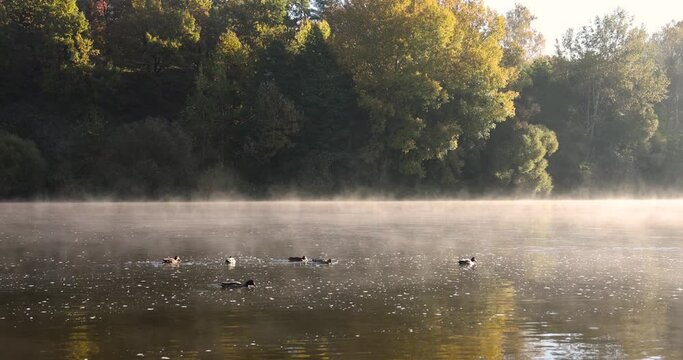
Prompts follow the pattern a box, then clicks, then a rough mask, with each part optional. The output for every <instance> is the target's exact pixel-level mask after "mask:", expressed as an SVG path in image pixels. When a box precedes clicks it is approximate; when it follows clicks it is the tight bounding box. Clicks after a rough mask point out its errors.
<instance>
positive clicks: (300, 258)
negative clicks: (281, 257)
mask: <svg viewBox="0 0 683 360" xmlns="http://www.w3.org/2000/svg"><path fill="white" fill-rule="evenodd" d="M289 262H308V258H307V257H306V255H304V256H302V257H298V256H292V257H290V258H289Z"/></svg>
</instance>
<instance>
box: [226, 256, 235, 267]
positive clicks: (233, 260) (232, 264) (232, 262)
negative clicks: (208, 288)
mask: <svg viewBox="0 0 683 360" xmlns="http://www.w3.org/2000/svg"><path fill="white" fill-rule="evenodd" d="M225 263H226V264H228V265H230V266H235V265H236V264H237V260H236V259H235V258H234V257H232V256H230V257H228V258H227V259H225Z"/></svg>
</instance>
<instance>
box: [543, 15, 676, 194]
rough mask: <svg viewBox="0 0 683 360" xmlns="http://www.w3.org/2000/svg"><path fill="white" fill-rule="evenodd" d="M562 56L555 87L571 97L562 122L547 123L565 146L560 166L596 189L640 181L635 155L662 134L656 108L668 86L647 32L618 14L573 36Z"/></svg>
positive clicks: (565, 42)
mask: <svg viewBox="0 0 683 360" xmlns="http://www.w3.org/2000/svg"><path fill="white" fill-rule="evenodd" d="M557 50H558V54H557V57H556V58H555V61H554V64H553V67H554V69H553V77H554V79H553V81H554V82H556V84H557V85H556V86H559V87H563V88H565V89H566V91H563V93H566V94H567V95H568V96H567V97H566V98H564V100H563V103H564V105H563V108H564V110H563V114H557V116H544V118H545V120H544V121H548V120H551V121H552V122H548V123H547V125H548V127H550V128H551V129H555V130H556V131H558V137H559V140H560V143H561V144H563V146H562V148H561V149H560V151H559V152H558V154H557V159H561V162H563V163H564V165H563V167H567V168H569V169H571V170H570V171H571V172H572V174H569V175H567V176H568V177H574V178H576V179H579V178H582V177H584V178H585V176H584V175H585V174H590V176H589V178H590V179H591V180H590V181H594V182H596V185H599V184H600V183H602V184H615V183H623V182H628V181H633V180H635V179H636V177H637V169H636V163H637V159H636V157H637V153H638V151H639V149H641V148H643V147H644V146H647V144H648V142H649V140H650V139H651V138H652V136H653V135H654V134H655V132H656V130H657V127H658V118H657V115H656V113H655V110H654V108H655V105H656V104H657V103H658V102H660V101H661V100H662V99H664V97H665V95H666V86H667V80H666V78H665V77H664V76H663V74H662V73H661V72H659V71H658V69H657V67H656V63H655V61H654V58H653V57H652V55H651V52H650V51H648V50H649V47H648V41H647V35H646V33H645V30H643V29H642V28H637V27H634V26H633V20H632V19H631V18H630V17H629V16H628V15H627V14H626V13H625V12H624V11H623V10H617V11H616V12H614V13H613V14H611V15H607V16H605V17H602V18H596V19H595V21H594V22H593V24H592V25H589V26H585V27H583V28H582V29H581V30H580V31H578V32H576V33H575V32H574V31H572V30H569V31H568V32H567V34H566V35H565V37H564V38H563V41H562V44H561V45H560V46H558V49H557ZM558 95H560V94H559V93H558ZM543 108H544V109H549V108H550V107H549V106H543ZM556 122H564V124H559V126H557V127H556V126H554V125H555V123H556ZM552 169H553V166H551V170H552Z"/></svg>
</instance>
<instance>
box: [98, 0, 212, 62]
mask: <svg viewBox="0 0 683 360" xmlns="http://www.w3.org/2000/svg"><path fill="white" fill-rule="evenodd" d="M118 5H119V7H115V9H114V11H116V12H117V13H116V14H115V15H114V20H115V21H113V22H112V24H111V35H110V41H109V42H108V44H109V52H111V55H112V58H113V59H114V60H115V64H116V65H118V66H121V67H124V68H129V69H135V70H138V69H144V70H146V71H147V72H150V73H159V72H161V71H162V70H164V69H167V68H169V67H172V66H187V65H188V64H191V63H192V62H193V61H194V60H196V59H195V56H194V54H195V53H196V52H197V49H196V47H197V45H198V43H199V39H200V32H201V29H200V27H199V25H198V24H197V20H196V19H195V17H194V15H193V13H194V14H195V15H198V16H199V15H201V14H203V12H202V11H208V10H206V9H202V7H201V6H200V5H202V4H199V3H197V2H196V1H190V2H185V1H176V2H173V1H168V2H164V1H161V0H130V1H119V2H118ZM203 5H204V6H207V5H206V4H203Z"/></svg>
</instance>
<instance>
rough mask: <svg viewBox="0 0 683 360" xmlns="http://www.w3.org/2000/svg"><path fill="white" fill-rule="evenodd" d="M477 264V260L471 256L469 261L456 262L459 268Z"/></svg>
mask: <svg viewBox="0 0 683 360" xmlns="http://www.w3.org/2000/svg"><path fill="white" fill-rule="evenodd" d="M476 264H477V259H475V258H474V256H472V258H471V259H460V260H458V265H460V266H472V265H476Z"/></svg>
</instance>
